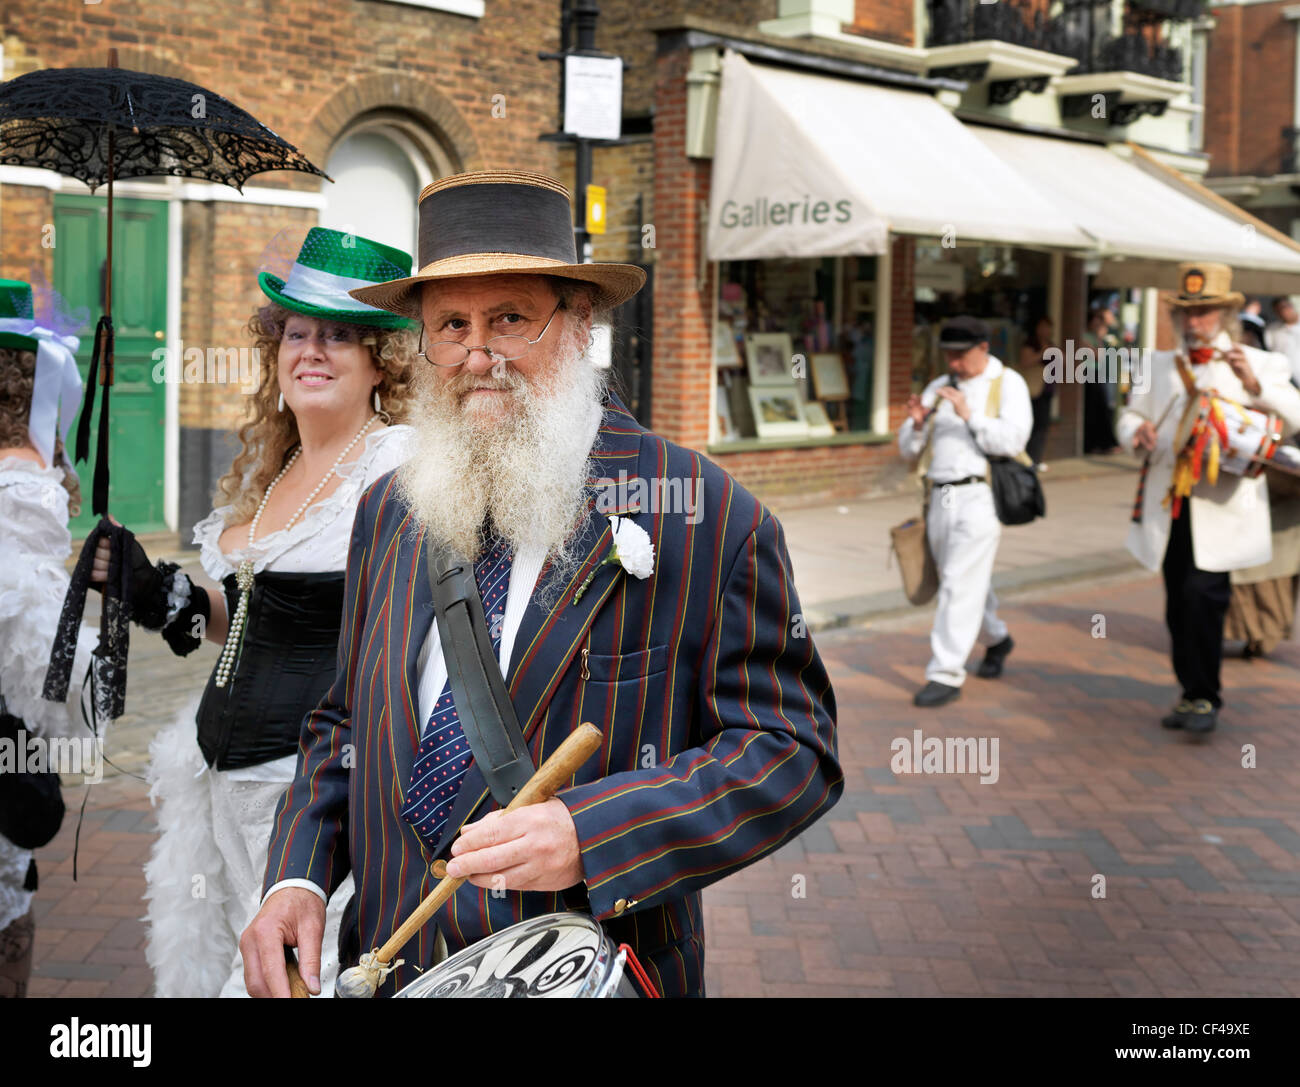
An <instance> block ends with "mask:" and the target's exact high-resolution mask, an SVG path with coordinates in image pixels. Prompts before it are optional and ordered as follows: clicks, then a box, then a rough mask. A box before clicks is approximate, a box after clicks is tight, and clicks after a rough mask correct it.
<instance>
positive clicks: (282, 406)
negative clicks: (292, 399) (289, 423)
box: [275, 393, 284, 411]
mask: <svg viewBox="0 0 1300 1087" xmlns="http://www.w3.org/2000/svg"><path fill="white" fill-rule="evenodd" d="M275 410H276V411H284V393H281V394H280V406H279V407H278V408H276V409H275Z"/></svg>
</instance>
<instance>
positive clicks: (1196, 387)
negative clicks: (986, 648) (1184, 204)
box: [1117, 262, 1300, 734]
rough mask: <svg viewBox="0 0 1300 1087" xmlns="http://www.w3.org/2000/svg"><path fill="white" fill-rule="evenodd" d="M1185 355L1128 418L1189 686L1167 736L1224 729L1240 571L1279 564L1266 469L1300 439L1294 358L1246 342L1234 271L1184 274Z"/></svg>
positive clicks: (1134, 545)
mask: <svg viewBox="0 0 1300 1087" xmlns="http://www.w3.org/2000/svg"><path fill="white" fill-rule="evenodd" d="M1178 282H1179V290H1178V293H1177V294H1176V295H1174V296H1172V297H1170V298H1169V300H1168V301H1169V303H1170V305H1171V306H1172V307H1173V323H1174V330H1175V333H1176V335H1177V336H1178V346H1177V347H1176V348H1175V349H1174V350H1173V351H1157V352H1155V353H1154V354H1153V355H1152V357H1151V377H1150V381H1148V382H1146V383H1145V387H1144V389H1143V391H1140V392H1139V391H1137V390H1136V389H1135V391H1134V392H1133V394H1132V395H1131V396H1130V397H1129V402H1128V405H1127V406H1126V407H1125V409H1124V411H1123V412H1122V413H1121V415H1120V419H1119V425H1118V427H1117V430H1118V432H1119V439H1120V442H1121V444H1122V445H1124V446H1125V447H1126V448H1129V449H1132V450H1134V451H1135V452H1145V453H1146V460H1145V463H1144V464H1143V467H1142V477H1141V480H1140V482H1139V484H1138V494H1137V500H1136V502H1135V504H1134V510H1133V524H1132V525H1131V526H1130V529H1129V535H1128V549H1129V550H1130V551H1131V552H1132V553H1133V554H1134V555H1135V556H1136V557H1137V559H1138V560H1139V561H1140V562H1141V563H1142V564H1143V565H1144V566H1146V567H1147V568H1148V569H1151V570H1156V569H1162V570H1163V573H1164V579H1165V596H1166V601H1165V622H1166V623H1167V625H1168V627H1169V635H1170V638H1171V639H1172V641H1173V654H1172V655H1173V666H1174V672H1175V674H1176V675H1177V677H1178V682H1179V684H1180V685H1181V687H1182V691H1181V695H1180V698H1179V700H1178V704H1177V705H1176V706H1175V707H1174V709H1173V711H1172V712H1171V713H1169V714H1167V715H1166V716H1165V717H1163V718H1162V719H1161V722H1160V723H1161V724H1162V725H1163V726H1164V727H1165V728H1170V729H1182V730H1183V731H1184V732H1188V733H1193V734H1204V733H1207V732H1210V731H1212V730H1213V729H1214V727H1215V725H1216V723H1217V719H1218V711H1219V707H1220V706H1221V705H1222V699H1221V698H1220V695H1219V668H1220V663H1221V661H1222V657H1223V623H1224V615H1225V613H1226V612H1227V608H1228V599H1229V595H1230V585H1229V576H1228V575H1229V571H1231V570H1238V569H1242V568H1244V567H1249V566H1256V565H1258V564H1260V563H1263V562H1267V561H1268V559H1269V556H1270V553H1271V544H1270V540H1269V506H1268V495H1267V492H1266V490H1265V484H1264V480H1263V479H1262V478H1261V477H1260V472H1261V471H1262V468H1263V465H1264V464H1265V463H1277V462H1278V458H1279V455H1280V453H1279V451H1280V450H1282V451H1283V452H1284V451H1285V450H1284V447H1283V446H1282V441H1283V439H1284V438H1285V437H1286V436H1288V435H1289V434H1291V433H1293V432H1295V431H1296V430H1298V429H1300V391H1298V390H1297V389H1296V388H1295V386H1293V385H1292V384H1291V383H1290V367H1289V365H1288V363H1287V360H1286V358H1285V357H1284V356H1282V355H1278V354H1274V353H1271V352H1266V351H1258V350H1255V349H1254V348H1251V347H1244V346H1242V345H1241V344H1240V343H1238V342H1235V341H1236V340H1237V339H1239V338H1240V337H1239V335H1238V336H1234V332H1236V331H1237V321H1236V316H1237V311H1238V310H1239V308H1240V307H1241V304H1242V302H1243V301H1244V299H1243V296H1242V295H1241V294H1240V292H1237V291H1233V290H1232V289H1231V288H1232V269H1231V268H1229V267H1228V266H1227V265H1225V264H1214V263H1208V262H1207V263H1191V264H1181V265H1179V268H1178Z"/></svg>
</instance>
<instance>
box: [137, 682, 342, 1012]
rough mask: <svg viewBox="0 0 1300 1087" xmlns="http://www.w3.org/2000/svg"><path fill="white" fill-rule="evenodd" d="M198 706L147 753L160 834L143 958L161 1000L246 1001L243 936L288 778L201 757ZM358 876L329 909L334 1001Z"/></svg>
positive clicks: (326, 956) (325, 957)
mask: <svg viewBox="0 0 1300 1087" xmlns="http://www.w3.org/2000/svg"><path fill="white" fill-rule="evenodd" d="M197 707H198V703H197V702H195V703H194V705H193V706H191V707H190V708H189V710H188V712H187V713H185V714H182V715H181V717H180V719H179V720H178V721H176V722H175V723H174V724H173V725H170V726H168V727H167V728H165V729H163V730H162V731H160V732H159V733H158V735H157V736H155V737H154V740H153V743H152V744H151V745H150V747H149V754H150V755H151V756H152V759H151V762H150V765H149V771H148V776H149V784H150V792H149V796H150V799H151V800H152V801H153V802H154V804H155V806H156V808H157V817H158V827H159V835H158V839H157V841H156V842H155V844H154V848H153V853H152V855H151V856H150V858H149V862H148V863H147V864H146V865H145V879H146V883H147V889H146V892H145V896H146V898H147V899H148V902H149V906H148V913H147V918H146V919H147V921H148V925H149V935H148V943H147V945H146V954H147V956H148V960H149V965H150V967H152V968H153V972H154V987H155V991H156V994H157V995H158V996H246V995H247V993H246V992H245V990H244V964H243V958H242V956H241V955H240V953H239V937H240V934H241V933H242V932H243V931H244V929H245V928H247V927H248V923H249V922H250V921H251V920H252V919H253V916H254V915H255V914H256V913H257V910H258V907H259V906H260V904H261V898H262V878H263V876H264V875H265V872H266V853H267V846H268V844H269V841H270V837H271V823H272V820H273V818H274V816H275V808H276V805H277V804H278V803H279V800H280V796H281V795H282V794H283V792H284V789H285V786H286V785H288V783H289V778H288V777H286V778H285V780H283V781H271V782H266V781H239V780H232V779H231V777H230V775H229V774H228V773H226V772H224V771H219V770H211V769H209V768H208V766H207V764H206V763H205V762H204V761H203V755H202V753H201V752H200V751H199V745H198V740H197V739H196V735H195V725H194V714H195V712H196V710H197ZM351 897H352V878H351V877H350V876H349V877H348V879H347V880H346V881H345V882H344V884H343V885H342V886H341V887H340V888H339V889H338V890H337V891H335V892H334V894H333V896H332V897H331V899H330V903H329V906H328V908H327V910H326V913H325V938H324V941H323V944H322V947H321V992H322V995H324V996H329V995H332V993H333V990H334V979H335V976H336V975H337V973H338V932H339V921H340V919H341V917H342V913H343V907H344V906H345V905H346V904H347V901H348V899H349V898H351Z"/></svg>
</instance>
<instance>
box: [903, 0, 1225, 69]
mask: <svg viewBox="0 0 1300 1087" xmlns="http://www.w3.org/2000/svg"><path fill="white" fill-rule="evenodd" d="M929 8H930V33H929V36H928V39H927V41H926V44H927V45H931V46H934V45H956V44H959V43H961V42H973V41H986V40H994V41H1003V42H1009V43H1011V44H1013V45H1023V46H1027V47H1028V48H1030V49H1041V50H1043V51H1044V52H1047V53H1056V54H1057V55H1059V56H1066V57H1073V58H1074V59H1075V60H1077V61H1078V62H1079V64H1078V67H1076V68H1074V69H1073V70H1072V71H1071V73H1070V74H1071V75H1086V74H1088V73H1090V72H1116V71H1126V72H1137V73H1139V74H1141V75H1148V76H1154V77H1155V78H1157V79H1167V80H1171V81H1173V82H1182V79H1183V68H1184V65H1183V55H1182V52H1181V51H1180V50H1178V49H1177V48H1175V47H1174V46H1171V45H1169V44H1168V43H1167V42H1166V41H1165V40H1164V39H1163V38H1162V37H1161V33H1160V28H1161V24H1162V23H1163V22H1164V21H1166V20H1174V21H1181V20H1186V19H1191V18H1194V17H1195V16H1196V15H1199V14H1200V13H1201V12H1202V11H1203V10H1204V4H1203V0H1130V2H1129V6H1128V10H1127V11H1126V13H1125V29H1124V30H1123V32H1122V33H1120V34H1115V33H1114V32H1113V31H1112V29H1111V0H1056V2H1055V3H1050V4H1049V0H998V2H997V3H981V2H980V0H930V3H929ZM1052 13H1054V14H1052Z"/></svg>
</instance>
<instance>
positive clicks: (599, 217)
mask: <svg viewBox="0 0 1300 1087" xmlns="http://www.w3.org/2000/svg"><path fill="white" fill-rule="evenodd" d="M606 207H607V205H606V204H605V186H604V185H588V186H587V233H588V234H604V233H605V218H606Z"/></svg>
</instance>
